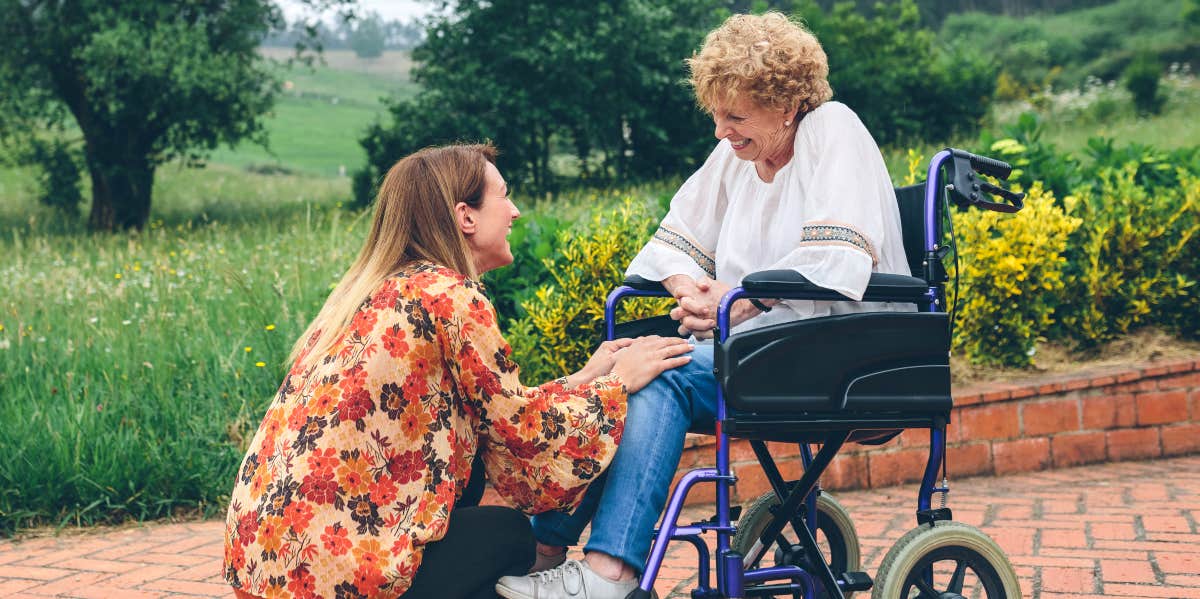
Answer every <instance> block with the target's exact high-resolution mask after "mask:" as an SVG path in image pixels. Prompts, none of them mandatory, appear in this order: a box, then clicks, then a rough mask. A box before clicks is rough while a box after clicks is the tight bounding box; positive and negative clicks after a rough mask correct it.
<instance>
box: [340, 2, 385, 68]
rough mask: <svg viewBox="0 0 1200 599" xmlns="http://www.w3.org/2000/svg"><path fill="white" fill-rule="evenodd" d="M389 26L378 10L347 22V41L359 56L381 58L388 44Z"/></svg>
mask: <svg viewBox="0 0 1200 599" xmlns="http://www.w3.org/2000/svg"><path fill="white" fill-rule="evenodd" d="M387 29H388V27H387V25H385V24H384V22H383V19H382V18H380V17H379V13H377V12H369V13H367V14H366V15H364V16H363V17H361V18H358V19H355V20H354V21H353V22H352V23H347V27H346V43H347V44H349V45H350V49H351V50H354V54H356V55H357V56H358V57H359V58H379V57H380V56H382V55H383V49H384V47H385V45H386V44H387V35H388V31H387Z"/></svg>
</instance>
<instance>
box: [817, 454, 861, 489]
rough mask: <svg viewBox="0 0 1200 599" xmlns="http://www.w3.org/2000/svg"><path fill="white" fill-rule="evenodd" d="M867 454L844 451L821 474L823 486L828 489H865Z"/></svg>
mask: <svg viewBox="0 0 1200 599" xmlns="http://www.w3.org/2000/svg"><path fill="white" fill-rule="evenodd" d="M867 472H868V471H867V456H866V455H865V454H862V453H843V454H839V455H838V457H836V458H834V459H833V463H832V464H830V465H829V468H827V469H826V470H825V473H824V474H822V475H821V486H822V487H824V488H826V489H837V490H841V489H863V488H866V486H867V484H868V482H869V480H868V478H867Z"/></svg>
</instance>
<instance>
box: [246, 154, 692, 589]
mask: <svg viewBox="0 0 1200 599" xmlns="http://www.w3.org/2000/svg"><path fill="white" fill-rule="evenodd" d="M494 157H495V150H494V149H493V148H491V147H490V146H482V145H477V146H450V147H444V148H430V149H426V150H422V151H420V152H418V153H416V154H413V155H412V156H409V157H407V158H405V159H403V160H401V161H400V162H398V163H397V164H396V165H395V166H394V167H392V168H391V170H390V171H389V172H388V174H387V177H386V178H385V179H384V181H383V185H382V188H381V190H380V193H379V198H378V200H377V203H376V209H375V218H374V223H373V225H372V227H371V231H370V234H369V236H368V238H367V240H366V243H365V244H364V246H363V249H362V251H361V252H360V254H359V256H358V259H357V260H356V261H355V263H354V265H352V266H351V267H350V270H349V271H348V272H347V273H346V275H345V276H344V277H343V278H342V281H341V283H339V284H338V286H337V287H336V288H335V289H334V290H333V292H332V293H331V294H330V296H329V299H328V300H327V301H326V303H325V306H324V307H323V308H322V309H321V312H320V313H319V314H318V315H317V317H316V319H315V320H313V322H312V324H311V325H310V326H309V328H308V330H307V331H306V332H305V334H304V335H303V336H301V337H300V339H299V340H298V341H297V342H296V345H295V347H294V348H293V351H292V356H291V358H292V361H293V366H292V368H291V370H290V371H289V372H288V373H287V376H286V378H285V379H284V381H283V385H282V386H281V387H280V388H279V392H278V393H277V394H276V396H275V399H274V401H272V402H271V405H270V407H269V408H268V409H267V413H266V416H265V417H264V418H263V422H262V425H261V426H260V427H259V429H258V432H257V434H255V436H254V439H253V440H252V441H251V442H250V448H249V451H248V452H247V454H246V457H245V459H244V460H243V461H242V466H241V468H240V470H239V475H238V477H237V481H236V483H235V486H234V488H233V492H232V494H231V497H230V504H229V515H228V519H227V524H226V530H225V571H224V573H225V579H226V580H227V581H229V583H230V584H231V585H232V586H233V588H234V589H235V592H236V594H237V595H238V596H239V597H243V598H244V597H293V596H295V597H310V596H311V597H331V598H332V597H396V596H400V595H403V596H404V597H437V598H444V597H445V598H449V597H494V596H495V592H494V590H493V586H494V584H495V580H496V578H497V577H499V576H502V575H504V574H510V573H522V572H525V571H527V570H528V568H529V565H530V564H531V563H532V562H533V538H532V535H531V534H530V530H529V521H528V520H527V519H526V518H525V517H523V516H521V515H520V514H519V513H517V512H516V511H515V510H512V509H510V508H504V507H497V506H484V507H471V506H467V505H461V504H462V501H460V500H461V498H462V497H463V494H464V489H465V487H467V485H468V481H469V480H470V479H471V478H472V474H473V472H472V470H473V469H474V468H476V467H477V466H478V464H479V463H480V462H482V465H483V467H484V468H485V469H486V470H487V474H488V477H489V478H490V479H491V481H492V483H493V485H494V487H495V489H496V491H498V492H499V493H500V495H502V496H503V497H505V498H506V499H508V500H509V501H510V502H511V503H513V504H514V505H516V506H519V507H521V508H522V509H524V510H526V511H527V512H530V513H534V512H539V511H544V510H550V509H562V508H570V507H573V506H574V505H575V504H576V503H577V502H578V500H579V498H580V496H581V495H582V494H583V491H584V489H585V488H587V486H588V484H589V483H590V482H591V480H592V479H593V478H594V477H595V475H596V474H597V473H598V472H599V471H600V470H601V469H602V468H604V466H605V465H606V464H607V463H608V461H609V460H610V458H611V457H612V455H613V452H614V450H615V448H616V445H617V443H618V442H619V441H620V438H621V430H622V420H623V418H624V415H625V399H626V392H627V391H629V392H632V391H636V390H638V389H640V388H641V387H643V386H644V385H645V384H646V383H647V382H649V381H650V380H651V379H653V378H655V377H656V376H658V374H659V373H661V372H662V371H663V370H665V369H667V368H671V367H674V366H679V365H681V364H683V363H686V362H687V361H688V359H689V358H688V356H686V355H682V354H685V353H686V352H688V351H689V350H690V348H689V347H688V345H687V343H685V342H684V341H683V340H679V339H677V340H667V339H661V338H645V339H639V340H637V341H622V342H609V343H606V344H604V345H602V346H601V348H600V349H599V350H598V351H597V352H596V354H595V355H594V356H593V357H592V359H591V360H590V361H589V362H588V363H587V365H585V366H584V368H583V369H582V370H580V371H579V372H578V373H575V374H573V375H571V376H568V377H566V378H563V379H559V380H557V381H552V382H550V383H546V384H544V385H542V386H540V387H525V386H522V385H521V382H520V380H519V379H518V372H517V365H516V364H514V363H513V362H512V360H511V358H510V354H511V350H510V349H509V346H508V344H507V343H505V342H504V338H503V337H502V336H501V335H500V330H499V328H497V323H496V314H495V311H494V310H493V309H492V305H491V303H490V302H489V301H488V299H487V298H486V297H485V296H484V295H483V289H482V286H481V285H480V284H479V283H478V282H477V277H478V275H479V274H481V273H483V272H486V271H488V270H491V269H494V268H498V267H501V266H504V265H506V264H509V263H511V262H512V260H513V257H512V252H511V250H510V248H509V245H508V240H507V236H508V233H509V232H510V231H511V228H512V221H513V219H514V218H517V216H519V215H520V212H518V211H517V209H516V207H515V206H513V204H512V202H511V201H509V199H508V192H507V189H506V187H505V184H504V179H503V178H502V177H501V176H500V172H499V171H497V170H496V167H495V165H494V164H493V160H494ZM477 458H479V459H478V460H477ZM474 474H478V473H477V472H475V473H474Z"/></svg>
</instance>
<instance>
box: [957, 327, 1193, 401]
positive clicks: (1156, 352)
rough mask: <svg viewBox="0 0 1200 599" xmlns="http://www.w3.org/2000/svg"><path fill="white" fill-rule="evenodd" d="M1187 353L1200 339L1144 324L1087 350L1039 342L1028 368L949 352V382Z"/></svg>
mask: <svg viewBox="0 0 1200 599" xmlns="http://www.w3.org/2000/svg"><path fill="white" fill-rule="evenodd" d="M1188 357H1200V341H1195V340H1186V339H1180V338H1178V337H1175V336H1173V335H1171V334H1169V333H1166V332H1164V331H1161V330H1158V329H1153V328H1147V329H1142V330H1139V331H1136V332H1134V333H1132V334H1130V335H1127V336H1125V337H1122V338H1121V339H1117V340H1115V341H1112V342H1110V343H1108V344H1105V345H1102V346H1100V347H1097V348H1093V349H1091V350H1087V351H1079V350H1075V349H1072V348H1070V347H1068V346H1065V345H1062V344H1059V343H1053V342H1043V343H1039V344H1038V345H1037V353H1036V354H1035V355H1034V358H1033V359H1034V365H1033V366H1032V367H1030V368H1000V367H995V366H977V365H974V364H970V363H968V362H967V361H966V360H965V359H963V358H961V357H959V356H952V357H951V359H950V364H951V372H952V373H953V374H952V376H951V378H952V381H953V384H954V386H955V387H956V388H960V389H961V388H964V387H970V386H973V385H978V384H983V383H996V382H1001V383H1016V382H1022V381H1029V380H1036V379H1038V378H1042V377H1046V376H1062V375H1069V374H1074V373H1077V372H1094V371H1102V370H1103V371H1109V370H1121V369H1124V368H1133V367H1137V366H1142V365H1145V364H1147V363H1153V362H1172V361H1175V360H1181V359H1185V358H1188Z"/></svg>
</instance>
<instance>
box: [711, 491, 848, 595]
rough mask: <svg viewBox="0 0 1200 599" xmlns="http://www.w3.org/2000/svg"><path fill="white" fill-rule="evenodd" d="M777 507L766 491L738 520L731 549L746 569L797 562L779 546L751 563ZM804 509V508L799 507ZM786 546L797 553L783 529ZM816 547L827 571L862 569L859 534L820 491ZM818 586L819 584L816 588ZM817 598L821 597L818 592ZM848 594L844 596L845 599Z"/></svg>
mask: <svg viewBox="0 0 1200 599" xmlns="http://www.w3.org/2000/svg"><path fill="white" fill-rule="evenodd" d="M777 505H779V498H778V497H776V496H775V493H774V492H773V491H768V492H767V493H764V494H763V495H762V496H760V497H759V498H758V499H755V500H754V503H752V504H750V507H749V508H747V509H746V511H745V512H744V513H743V514H742V517H741V519H740V520H739V521H738V527H737V534H735V535H734V536H733V541H732V542H731V543H730V547H731V548H732V549H733V550H735V551H737V552H739V553H741V554H742V555H745V556H746V562H745V566H746V568H756V567H760V566H761V565H762V564H761V562H765V561H768V560H774V561H773V563H769V564H767V565H785V564H792V563H796V564H797V565H800V566H801V567H803V566H804V564H803V563H797V561H795V558H793V557H791V556H788V555H785V554H784V552H782V551H781V550H780V549H779V547H778V545H776V546H775V547H773V548H770V549H768V550H767V552H766V553H765V554H764V556H763V559H762V560H760V562H757V563H756V562H753V559H754V554H756V553H758V550H759V543H760V541H759V539H758V537H759V536H760V535H761V534H762V532H763V530H764V529H766V527H767V524H769V523H770V522H771V518H772V516H773V514H772V513H771V508H773V507H775V506H777ZM801 509H803V505H802V506H801ZM780 534H781V535H782V536H783V537H784V538H785V539H786V541H785V542H786V543H787V544H788V545H789V546H791V547H794V548H795V550H796V551H797V552H800V551H801V550H800V547H799V545H798V543H799V541H797V540H796V538H795V534H796V533H795V531H793V530H792V527H791V526H790V525H789V526H786V527H784V529H783V532H782V533H780ZM816 537H817V546H818V547H820V548H821V552H822V553H823V554H824V555H825V558H826V559H827V560H828V561H827V563H828V565H829V569H830V570H831V571H833V575H834V576H837V575H838V574H841V573H843V572H857V571H859V570H861V569H862V565H861V552H860V550H859V546H858V533H857V532H855V530H854V522H853V521H852V520H851V519H850V514H849V513H848V512H847V511H846V508H844V507H842V504H840V503H838V501H837V500H836V499H834V498H833V496H832V495H830V494H829V493H825V492H822V493H821V494H820V495H818V496H817V534H816ZM818 586H819V585H818ZM818 596H819V597H824V596H825V595H824V593H823V592H822V591H818ZM849 596H850V595H849V594H847V595H846V597H849Z"/></svg>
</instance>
